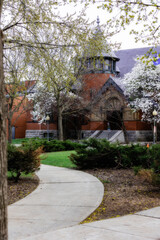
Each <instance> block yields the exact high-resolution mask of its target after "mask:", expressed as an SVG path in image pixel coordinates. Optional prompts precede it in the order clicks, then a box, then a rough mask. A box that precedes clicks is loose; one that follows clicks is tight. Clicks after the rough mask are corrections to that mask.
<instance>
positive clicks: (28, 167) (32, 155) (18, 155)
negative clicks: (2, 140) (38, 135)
mask: <svg viewBox="0 0 160 240" xmlns="http://www.w3.org/2000/svg"><path fill="white" fill-rule="evenodd" d="M41 152H42V150H41V148H38V149H36V150H35V149H34V148H33V147H32V146H31V145H30V146H28V145H27V146H24V147H15V146H13V145H10V144H8V149H7V158H8V171H10V172H11V174H12V177H13V178H14V179H15V181H16V182H17V181H18V180H19V177H20V176H21V174H22V173H25V174H28V173H33V172H35V171H37V170H39V167H40V154H41Z"/></svg>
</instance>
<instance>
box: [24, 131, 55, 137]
mask: <svg viewBox="0 0 160 240" xmlns="http://www.w3.org/2000/svg"><path fill="white" fill-rule="evenodd" d="M48 131H49V138H52V139H57V130H48ZM48 131H47V130H26V134H25V137H26V138H34V137H39V138H47V132H48Z"/></svg>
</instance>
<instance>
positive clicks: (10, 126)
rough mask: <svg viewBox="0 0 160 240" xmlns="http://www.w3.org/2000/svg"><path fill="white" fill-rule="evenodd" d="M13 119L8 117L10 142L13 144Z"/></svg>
mask: <svg viewBox="0 0 160 240" xmlns="http://www.w3.org/2000/svg"><path fill="white" fill-rule="evenodd" d="M11 119H12V117H8V142H9V143H12V124H11V123H12V120H11Z"/></svg>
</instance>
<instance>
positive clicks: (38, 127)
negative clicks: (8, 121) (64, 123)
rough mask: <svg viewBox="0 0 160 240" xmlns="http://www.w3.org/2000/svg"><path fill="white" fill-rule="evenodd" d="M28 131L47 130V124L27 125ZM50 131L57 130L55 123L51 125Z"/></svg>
mask: <svg viewBox="0 0 160 240" xmlns="http://www.w3.org/2000/svg"><path fill="white" fill-rule="evenodd" d="M26 129H27V130H47V125H46V124H39V123H34V122H33V123H26ZM49 129H50V130H57V125H56V124H54V123H50V124H49Z"/></svg>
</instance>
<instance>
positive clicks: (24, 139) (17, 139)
mask: <svg viewBox="0 0 160 240" xmlns="http://www.w3.org/2000/svg"><path fill="white" fill-rule="evenodd" d="M29 140H30V138H16V139H12V144H21V143H22V142H27V141H29Z"/></svg>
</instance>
